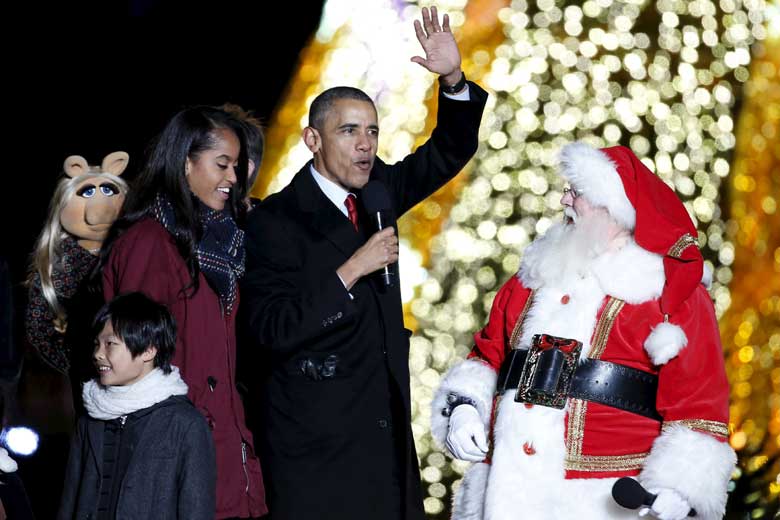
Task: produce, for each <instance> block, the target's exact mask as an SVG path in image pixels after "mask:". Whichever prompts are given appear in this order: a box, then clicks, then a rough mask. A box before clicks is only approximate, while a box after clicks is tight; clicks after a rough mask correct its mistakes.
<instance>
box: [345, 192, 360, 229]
mask: <svg viewBox="0 0 780 520" xmlns="http://www.w3.org/2000/svg"><path fill="white" fill-rule="evenodd" d="M355 199H356V197H355V194H354V193H350V194H349V195H347V198H346V199H345V200H344V205H345V206H346V207H347V213H348V214H349V221H350V222H352V225H353V226H354V227H355V231H357V230H358V215H357V204H355Z"/></svg>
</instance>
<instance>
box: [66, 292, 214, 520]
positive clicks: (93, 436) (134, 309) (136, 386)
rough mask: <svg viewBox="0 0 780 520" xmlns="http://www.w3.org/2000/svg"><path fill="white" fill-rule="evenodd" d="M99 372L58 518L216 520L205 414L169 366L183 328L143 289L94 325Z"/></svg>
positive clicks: (87, 390)
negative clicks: (195, 404) (188, 396)
mask: <svg viewBox="0 0 780 520" xmlns="http://www.w3.org/2000/svg"><path fill="white" fill-rule="evenodd" d="M93 331H94V333H95V350H94V354H93V360H94V363H95V367H96V369H97V371H98V377H97V378H96V379H93V380H91V381H89V382H88V383H86V384H85V385H84V389H83V397H84V404H85V407H86V410H87V414H88V416H85V417H82V418H81V419H80V420H79V422H78V426H77V431H76V435H75V437H74V439H73V443H72V445H71V452H70V457H69V461H68V468H67V473H66V478H65V489H64V490H63V496H62V501H61V504H60V511H59V514H58V518H59V519H70V518H96V519H103V518H105V519H113V518H157V519H175V518H176V519H183V518H187V519H211V518H214V512H215V488H216V463H215V459H214V445H213V440H212V438H211V432H210V431H209V428H208V426H207V424H206V420H205V419H204V418H203V416H202V415H201V414H200V413H199V412H198V411H197V410H196V409H195V407H194V406H193V405H192V403H191V402H190V401H189V399H188V398H187V385H186V384H185V383H184V381H183V380H182V379H181V377H180V376H179V369H178V368H177V367H174V366H171V364H170V362H171V359H172V358H173V351H174V347H175V345H176V324H175V322H174V320H173V317H172V316H171V314H170V312H168V310H167V309H166V307H165V306H164V305H161V304H159V303H156V302H154V301H152V300H151V299H149V298H148V297H147V296H145V295H144V294H142V293H138V292H136V293H130V294H125V295H120V296H118V297H116V298H114V299H113V300H112V301H110V302H109V303H107V304H106V305H105V306H103V308H102V309H101V310H100V311H99V312H98V314H97V316H96V317H95V321H94V324H93Z"/></svg>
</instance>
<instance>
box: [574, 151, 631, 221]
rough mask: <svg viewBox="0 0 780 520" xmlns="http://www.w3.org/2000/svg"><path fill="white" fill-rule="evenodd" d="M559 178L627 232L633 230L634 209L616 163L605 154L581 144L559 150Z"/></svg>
mask: <svg viewBox="0 0 780 520" xmlns="http://www.w3.org/2000/svg"><path fill="white" fill-rule="evenodd" d="M560 157H561V175H562V176H563V177H564V178H565V179H567V180H568V181H569V182H570V183H571V185H572V186H574V187H575V188H576V189H578V190H580V191H581V192H582V195H583V196H584V197H586V198H587V199H588V200H589V201H590V202H591V203H592V204H593V205H594V206H601V207H605V208H607V210H608V211H609V213H610V215H612V217H613V218H614V219H615V220H617V221H618V222H619V223H620V224H623V226H625V227H626V228H627V229H634V225H635V223H636V210H635V209H634V206H633V205H632V204H631V202H630V201H629V200H628V197H627V196H626V192H625V190H624V189H623V181H622V180H621V178H620V175H619V174H618V172H617V167H616V165H615V163H613V162H612V160H610V158H609V156H607V154H605V153H604V152H602V151H600V150H597V149H596V148H593V147H592V146H590V145H589V144H586V143H584V142H581V141H577V142H574V143H570V144H567V145H566V146H564V147H563V148H562V149H561V156H560Z"/></svg>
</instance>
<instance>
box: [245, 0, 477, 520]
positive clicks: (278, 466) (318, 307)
mask: <svg viewBox="0 0 780 520" xmlns="http://www.w3.org/2000/svg"><path fill="white" fill-rule="evenodd" d="M415 31H416V33H417V37H418V39H419V40H420V43H421V44H422V46H423V49H424V50H425V53H426V59H423V58H420V57H415V58H413V59H412V61H415V62H416V63H419V64H420V65H422V66H423V67H425V68H427V69H428V70H430V71H431V72H434V73H438V74H439V75H440V83H441V90H442V91H444V92H442V94H440V96H439V113H438V120H437V126H436V129H435V130H434V131H433V134H432V135H431V138H430V139H429V140H428V141H427V142H426V143H425V144H424V145H422V146H421V147H419V148H418V149H417V150H416V151H415V152H414V153H412V154H411V155H409V156H407V157H406V158H405V159H404V160H403V161H401V162H399V163H397V164H393V165H388V164H385V163H384V162H382V160H381V159H378V158H376V150H377V141H378V133H379V128H378V125H377V115H376V109H375V107H374V105H373V103H372V101H371V99H370V98H368V96H366V95H365V94H364V93H363V92H362V91H360V90H357V89H353V88H350V87H336V88H334V89H330V90H328V91H325V92H324V93H323V94H321V95H320V96H318V98H317V99H315V101H314V102H313V103H312V107H311V110H310V113H309V126H308V127H307V128H306V129H305V130H304V132H303V139H304V142H305V143H306V145H307V146H308V148H309V149H310V150H311V151H312V154H313V156H314V158H313V161H310V162H309V163H308V164H306V165H305V166H304V167H303V168H302V169H301V170H300V171H299V172H298V174H297V175H296V176H295V178H294V179H293V180H292V182H291V183H290V185H288V186H287V187H286V188H284V189H283V190H282V191H281V192H279V193H277V194H275V195H272V196H270V197H268V198H267V199H266V200H265V201H264V202H263V203H262V204H260V205H259V206H258V207H257V208H256V209H255V210H254V211H253V212H252V214H251V217H250V220H249V223H248V226H247V240H246V244H247V274H246V277H245V279H244V282H243V287H242V300H243V303H242V305H243V306H244V312H246V313H247V326H248V333H249V335H250V341H251V342H252V343H253V344H254V347H255V348H261V349H263V350H264V351H265V352H266V353H268V355H269V358H270V364H271V366H270V372H271V375H270V377H269V378H268V380H267V381H266V382H265V385H264V399H263V404H262V408H263V410H262V415H263V418H264V424H263V431H262V432H260V437H261V446H262V447H263V448H262V449H263V452H264V453H263V455H264V457H265V458H264V459H262V460H263V468H264V470H265V477H266V484H267V490H266V491H267V497H268V501H269V510H270V512H271V517H272V518H273V520H284V519H302V518H338V519H356V520H357V519H360V520H363V519H365V518H371V519H388V520H391V519H392V520H399V519H404V518H405V519H422V518H423V517H424V512H423V507H422V494H421V489H420V475H419V468H418V463H417V455H416V452H415V448H414V440H413V437H412V431H411V404H410V396H409V366H408V353H409V336H410V331H408V330H406V329H405V328H404V326H403V314H402V309H401V297H400V290H399V286H398V282H397V280H396V283H395V284H394V285H392V286H390V287H387V286H385V285H384V283H383V281H382V279H381V277H380V276H379V273H377V272H376V271H377V270H379V269H383V268H384V267H385V266H387V265H389V264H393V263H394V262H395V261H396V260H397V258H398V240H397V238H396V236H395V230H394V229H393V227H392V226H391V227H389V228H386V229H384V230H383V231H380V232H376V229H377V226H376V224H375V223H373V222H372V218H371V216H370V215H369V214H368V213H367V212H366V210H365V208H364V207H363V201H362V196H361V195H362V193H361V189H362V188H363V187H364V186H365V185H366V183H368V181H369V180H372V181H374V180H376V181H378V182H380V183H382V184H383V185H384V186H385V187H386V189H387V192H388V194H389V198H390V203H391V206H392V208H391V209H390V212H389V213H390V219H391V220H390V222H391V223H394V221H395V220H394V219H395V218H396V217H399V216H400V215H402V214H403V213H405V212H406V211H408V210H409V209H410V208H412V207H413V206H414V205H416V204H417V203H418V202H420V201H421V200H423V199H424V198H426V197H428V196H429V195H430V194H431V193H433V192H434V191H436V190H437V189H438V188H439V187H441V186H442V185H444V184H445V183H446V182H447V181H448V180H450V179H451V178H452V177H454V176H455V175H456V174H457V173H458V172H459V171H460V170H461V169H462V168H463V166H464V165H465V164H466V163H467V162H468V160H469V159H470V158H471V156H472V155H473V154H474V152H475V151H476V148H477V142H478V141H477V134H478V130H479V122H480V119H481V116H482V111H483V108H484V105H485V101H486V99H487V94H486V93H485V91H483V90H482V89H481V88H480V87H479V86H477V85H476V84H474V83H467V82H466V81H465V77H464V76H463V73H462V72H461V70H460V53H459V51H458V47H457V44H456V43H455V39H454V38H453V36H452V33H451V32H450V28H449V21H448V18H447V16H446V15H445V16H444V21H443V25H440V24H439V20H438V15H437V13H436V9H435V8H432V9H431V11H430V13H429V11H428V10H427V9H425V8H424V9H423V23H422V25H421V24H420V22H418V21H415ZM348 199H349V200H348Z"/></svg>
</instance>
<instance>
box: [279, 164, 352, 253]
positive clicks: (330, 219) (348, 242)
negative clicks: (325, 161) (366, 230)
mask: <svg viewBox="0 0 780 520" xmlns="http://www.w3.org/2000/svg"><path fill="white" fill-rule="evenodd" d="M310 164H311V162H309V163H307V164H306V166H304V167H303V168H302V169H301V171H299V172H298V173H297V174H296V175H295V178H294V179H293V181H292V182H293V190H294V191H295V194H296V198H297V202H298V207H299V209H300V210H301V212H302V213H303V215H304V218H306V219H308V222H307V224H308V225H309V226H310V227H312V228H313V229H314V230H315V231H316V232H317V233H319V234H321V235H322V236H324V237H325V238H327V239H328V240H329V241H330V242H332V243H333V245H334V246H336V248H337V249H338V250H339V251H341V252H342V253H343V254H344V255H345V256H346V257H347V258H349V257H350V256H352V254H353V253H354V252H355V251H356V250H357V249H358V248H359V247H360V246H361V245H363V243H364V242H365V238H364V237H363V234H362V233H356V232H355V229H354V228H353V227H352V223H351V222H350V221H349V219H348V218H347V217H345V216H344V214H343V213H341V211H339V210H338V209H337V208H336V206H334V205H333V203H332V202H331V201H330V200H329V199H328V198H327V197H326V196H325V194H324V193H322V190H321V189H320V187H319V186H317V183H316V182H315V181H314V178H312V175H311V171H310V169H309V165H310Z"/></svg>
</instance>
